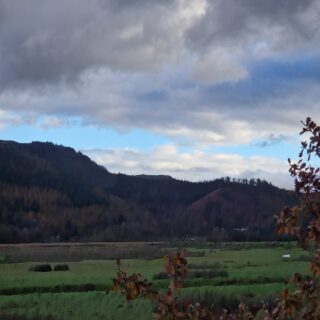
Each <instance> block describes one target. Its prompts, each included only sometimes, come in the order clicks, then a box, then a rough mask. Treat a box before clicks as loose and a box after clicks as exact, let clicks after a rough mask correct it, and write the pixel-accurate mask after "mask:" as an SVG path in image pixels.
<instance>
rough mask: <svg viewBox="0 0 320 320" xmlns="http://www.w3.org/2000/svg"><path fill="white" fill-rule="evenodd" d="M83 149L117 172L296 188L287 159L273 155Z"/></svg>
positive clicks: (166, 147) (174, 149)
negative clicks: (259, 180)
mask: <svg viewBox="0 0 320 320" xmlns="http://www.w3.org/2000/svg"><path fill="white" fill-rule="evenodd" d="M81 152H83V153H85V154H87V155H88V156H89V157H91V158H92V159H94V160H95V161H96V162H97V163H99V164H101V165H104V166H105V167H106V168H107V169H108V170H109V171H111V172H115V173H118V172H121V173H127V174H131V175H135V174H142V173H143V174H155V175H157V174H165V175H171V176H173V177H175V178H178V179H186V180H191V181H201V180H210V179H215V178H219V177H222V176H231V177H243V178H252V177H255V178H262V179H267V180H269V181H270V180H271V182H273V183H275V184H276V185H278V186H280V187H285V188H288V189H292V188H293V181H292V178H291V177H290V175H289V173H288V164H287V162H286V161H283V160H279V159H276V158H272V157H259V156H252V157H243V156H240V155H237V154H223V153H216V154H209V153H206V152H204V151H202V150H199V149H195V150H193V151H189V152H183V151H179V149H178V148H177V147H176V146H174V145H161V146H158V147H156V148H154V149H153V150H151V151H149V152H141V151H138V150H129V149H112V150H108V149H106V150H104V149H86V150H81Z"/></svg>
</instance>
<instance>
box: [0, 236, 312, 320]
mask: <svg viewBox="0 0 320 320" xmlns="http://www.w3.org/2000/svg"><path fill="white" fill-rule="evenodd" d="M172 249H174V248H171V250H172ZM187 250H188V255H189V257H188V264H189V266H190V268H189V269H190V272H189V276H188V277H187V279H186V280H185V282H184V289H183V290H182V292H181V295H182V296H183V297H185V298H186V299H187V298H188V299H197V300H205V299H209V300H212V301H213V302H215V303H219V304H222V305H223V303H229V304H230V303H237V299H247V300H248V301H249V300H250V299H251V300H255V301H258V300H261V299H267V298H268V299H272V298H274V296H275V293H276V292H278V291H279V290H280V289H281V288H283V287H284V286H285V285H284V280H286V279H287V278H289V277H290V275H292V274H293V273H294V272H301V273H302V274H305V275H307V273H308V267H307V264H308V262H307V260H308V253H307V252H303V251H302V250H301V249H298V248H297V247H296V245H295V244H294V243H229V244H203V245H198V246H195V245H194V246H189V247H188V248H187ZM168 251H169V249H168V246H167V244H164V243H160V242H157V243H106V244H103V243H102V244H101V243H100V244H68V245H67V244H65V245H63V244H62V245H43V244H42V245H22V246H21V245H8V246H4V245H3V246H1V247H0V257H1V258H0V315H1V316H2V318H3V317H5V316H10V315H21V316H23V318H22V319H36V317H38V318H45V317H48V319H55V320H56V319H57V320H60V319H83V320H86V319H94V320H95V319H150V317H151V316H150V315H151V312H152V305H151V304H150V303H148V302H146V301H142V300H137V301H135V302H133V303H130V304H127V303H126V302H124V301H123V298H122V297H121V296H119V295H118V294H115V293H113V292H110V287H111V283H112V278H113V277H114V275H115V265H116V264H115V259H116V258H121V259H122V260H121V263H122V267H123V269H124V270H126V271H128V272H140V273H141V274H142V275H143V276H144V277H145V278H146V279H148V280H151V281H152V282H153V283H154V285H155V286H156V287H158V288H161V289H165V288H166V286H167V283H168V280H167V279H164V278H162V277H161V272H162V269H163V261H164V260H163V258H161V257H162V256H163V255H165V254H166V252H168ZM287 253H290V254H291V258H290V259H283V258H282V255H283V254H287ZM43 262H47V263H49V264H50V265H51V266H52V267H54V266H55V265H56V264H58V263H61V262H62V263H68V266H69V268H70V271H62V272H53V271H52V272H31V271H29V270H30V267H32V266H34V265H35V264H37V263H43ZM17 319H18V318H17Z"/></svg>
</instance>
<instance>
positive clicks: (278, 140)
mask: <svg viewBox="0 0 320 320" xmlns="http://www.w3.org/2000/svg"><path fill="white" fill-rule="evenodd" d="M286 140H288V137H287V136H285V135H283V134H280V135H278V136H276V135H274V134H270V135H269V137H268V139H267V140H264V141H262V142H260V143H259V144H258V145H259V146H260V147H262V148H265V147H270V146H274V145H276V144H279V143H281V142H283V141H286Z"/></svg>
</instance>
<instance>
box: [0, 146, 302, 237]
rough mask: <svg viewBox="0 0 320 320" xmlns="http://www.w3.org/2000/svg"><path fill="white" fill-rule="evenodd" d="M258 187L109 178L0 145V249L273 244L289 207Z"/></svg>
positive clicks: (66, 157)
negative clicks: (23, 245) (176, 241)
mask: <svg viewBox="0 0 320 320" xmlns="http://www.w3.org/2000/svg"><path fill="white" fill-rule="evenodd" d="M296 201H297V200H296V196H295V195H294V193H293V192H289V191H286V190H282V189H279V188H276V187H274V186H273V185H271V184H270V183H268V182H266V181H261V180H259V179H257V180H254V179H251V180H247V179H242V180H239V179H238V180H235V179H232V178H229V177H226V178H221V179H217V180H212V181H205V182H188V181H181V180H176V179H173V178H171V177H169V176H145V175H141V176H128V175H123V174H112V173H110V172H108V171H107V170H106V169H105V168H103V167H101V166H99V165H97V164H96V163H94V162H93V161H92V160H90V159H89V158H88V157H87V156H85V155H83V154H81V153H80V152H76V151H74V150H73V149H71V148H66V147H63V146H57V145H54V144H52V143H40V142H34V143H31V144H19V143H15V142H10V141H0V242H2V243H4V242H7V243H12V242H33V241H120V240H123V241H124V240H127V241H128V240H154V239H165V238H173V237H178V238H185V237H187V238H191V237H194V236H201V237H205V238H207V239H209V240H214V241H219V240H267V239H271V238H273V234H274V233H273V215H274V214H276V213H277V212H278V211H279V210H280V209H281V208H282V207H283V206H284V205H288V206H290V205H293V204H294V203H296Z"/></svg>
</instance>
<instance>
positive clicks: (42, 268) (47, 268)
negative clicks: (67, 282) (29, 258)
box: [29, 264, 52, 272]
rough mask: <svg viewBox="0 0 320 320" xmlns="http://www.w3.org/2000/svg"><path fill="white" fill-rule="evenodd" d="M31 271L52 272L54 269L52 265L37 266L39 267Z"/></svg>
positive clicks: (33, 267)
mask: <svg viewBox="0 0 320 320" xmlns="http://www.w3.org/2000/svg"><path fill="white" fill-rule="evenodd" d="M29 271H32V272H51V271H52V267H51V265H50V264H37V265H34V266H31V267H30V269H29Z"/></svg>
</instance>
